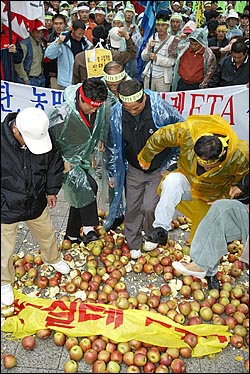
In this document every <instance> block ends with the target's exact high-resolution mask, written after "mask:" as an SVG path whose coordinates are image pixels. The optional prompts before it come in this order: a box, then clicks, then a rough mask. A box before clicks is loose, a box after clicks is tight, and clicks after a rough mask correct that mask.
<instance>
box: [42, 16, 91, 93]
mask: <svg viewBox="0 0 250 374" xmlns="http://www.w3.org/2000/svg"><path fill="white" fill-rule="evenodd" d="M84 30H85V23H84V22H83V21H82V20H76V21H75V22H74V23H73V25H72V30H71V31H67V32H63V33H61V34H60V35H59V37H58V38H57V39H56V40H55V41H54V42H52V43H51V44H50V45H49V46H48V47H47V48H46V50H45V57H48V58H51V59H53V58H57V63H58V66H57V68H58V72H57V83H58V85H59V86H60V88H61V89H64V88H66V87H68V86H71V84H72V83H71V82H72V76H73V65H74V60H75V56H76V55H77V54H78V53H80V52H83V51H86V50H88V49H90V47H91V46H92V43H91V42H90V41H89V40H88V39H87V38H86V37H85V36H84Z"/></svg>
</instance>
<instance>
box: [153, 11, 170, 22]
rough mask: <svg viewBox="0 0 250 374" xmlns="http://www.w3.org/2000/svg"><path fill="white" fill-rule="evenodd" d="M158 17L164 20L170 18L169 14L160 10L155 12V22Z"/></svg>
mask: <svg viewBox="0 0 250 374" xmlns="http://www.w3.org/2000/svg"><path fill="white" fill-rule="evenodd" d="M158 19H163V21H164V22H167V21H169V20H170V17H169V14H167V13H162V12H161V13H157V14H156V22H157V20H158Z"/></svg>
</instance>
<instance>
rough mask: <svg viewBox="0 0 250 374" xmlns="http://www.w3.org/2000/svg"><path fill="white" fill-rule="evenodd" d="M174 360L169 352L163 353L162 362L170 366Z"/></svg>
mask: <svg viewBox="0 0 250 374" xmlns="http://www.w3.org/2000/svg"><path fill="white" fill-rule="evenodd" d="M172 360H173V358H172V357H171V356H170V355H169V354H168V353H167V352H163V353H162V354H161V358H160V364H162V365H165V366H167V367H168V366H170V364H171V362H172Z"/></svg>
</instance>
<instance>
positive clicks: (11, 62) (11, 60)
mask: <svg viewBox="0 0 250 374" xmlns="http://www.w3.org/2000/svg"><path fill="white" fill-rule="evenodd" d="M7 6H8V9H7V16H8V26H9V44H12V41H13V37H12V25H11V1H7ZM10 64H11V66H10V69H11V80H12V81H13V82H14V65H13V54H12V53H10Z"/></svg>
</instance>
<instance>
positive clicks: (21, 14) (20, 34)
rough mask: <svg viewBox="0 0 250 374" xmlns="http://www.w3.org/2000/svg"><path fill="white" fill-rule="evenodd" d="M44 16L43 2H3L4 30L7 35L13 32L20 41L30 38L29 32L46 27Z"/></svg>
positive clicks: (4, 0)
mask: <svg viewBox="0 0 250 374" xmlns="http://www.w3.org/2000/svg"><path fill="white" fill-rule="evenodd" d="M44 14H45V13H44V5H43V1H7V0H3V1H1V18H2V28H3V30H4V31H5V32H6V33H9V30H11V33H12V35H13V37H14V38H17V39H18V40H20V41H21V40H23V39H25V38H27V37H28V36H29V31H32V30H33V29H34V28H36V29H37V28H38V27H40V26H44ZM9 22H11V25H10V27H9ZM11 33H10V35H11ZM10 43H11V41H10Z"/></svg>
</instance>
